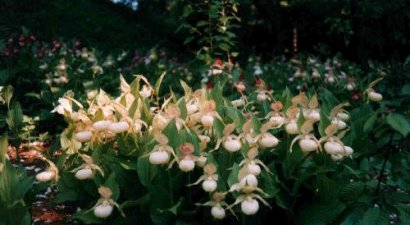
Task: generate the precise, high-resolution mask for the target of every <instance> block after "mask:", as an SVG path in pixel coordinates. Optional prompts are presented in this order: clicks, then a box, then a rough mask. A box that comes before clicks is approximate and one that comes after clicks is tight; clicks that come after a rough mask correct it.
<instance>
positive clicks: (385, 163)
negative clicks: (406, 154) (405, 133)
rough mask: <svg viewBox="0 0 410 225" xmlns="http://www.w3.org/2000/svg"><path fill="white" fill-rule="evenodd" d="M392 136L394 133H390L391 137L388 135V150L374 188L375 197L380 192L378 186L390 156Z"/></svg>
mask: <svg viewBox="0 0 410 225" xmlns="http://www.w3.org/2000/svg"><path fill="white" fill-rule="evenodd" d="M393 136H394V132H392V133H391V135H390V141H389V145H388V146H389V148H388V149H387V151H386V154H385V156H384V161H383V165H382V168H381V170H380V174H379V178H378V181H377V187H376V192H375V193H376V195H378V194H379V192H380V185H381V183H382V179H383V174H384V170H385V169H386V165H387V161H388V160H389V156H390V149H391V146H392V142H393Z"/></svg>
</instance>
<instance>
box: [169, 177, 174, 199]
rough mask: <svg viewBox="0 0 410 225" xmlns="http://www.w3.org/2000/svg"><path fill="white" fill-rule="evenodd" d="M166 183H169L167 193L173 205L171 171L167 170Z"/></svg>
mask: <svg viewBox="0 0 410 225" xmlns="http://www.w3.org/2000/svg"><path fill="white" fill-rule="evenodd" d="M168 182H169V192H170V197H171V202H172V203H174V188H173V185H172V175H171V170H168Z"/></svg>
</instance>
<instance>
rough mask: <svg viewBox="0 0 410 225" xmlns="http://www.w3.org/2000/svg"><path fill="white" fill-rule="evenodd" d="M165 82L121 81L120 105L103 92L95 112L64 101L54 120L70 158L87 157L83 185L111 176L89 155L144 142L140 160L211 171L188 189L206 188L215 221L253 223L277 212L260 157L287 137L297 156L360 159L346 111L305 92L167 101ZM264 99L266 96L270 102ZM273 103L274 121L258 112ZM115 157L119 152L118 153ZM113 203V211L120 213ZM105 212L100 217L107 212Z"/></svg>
mask: <svg viewBox="0 0 410 225" xmlns="http://www.w3.org/2000/svg"><path fill="white" fill-rule="evenodd" d="M163 77H164V75H163V76H162V77H161V78H160V79H159V82H157V84H156V85H155V86H153V85H151V84H150V82H149V81H148V80H147V79H146V78H145V77H143V76H141V75H138V76H136V78H135V80H134V81H133V82H132V83H130V84H129V83H127V82H126V80H125V79H124V78H123V77H121V78H120V80H121V85H120V90H121V94H120V95H119V96H118V97H117V98H112V97H110V96H109V95H108V94H107V93H106V92H104V91H102V90H100V91H99V92H98V93H96V94H93V95H89V99H88V101H87V103H86V104H84V105H87V107H84V105H83V104H81V103H80V102H78V101H77V100H75V99H74V98H72V97H70V96H69V95H67V96H65V97H64V98H61V99H60V100H59V103H60V104H59V105H57V106H56V108H55V109H54V110H53V112H57V113H59V114H62V115H64V116H65V118H66V121H68V123H69V125H68V127H67V128H66V130H65V131H64V132H63V134H62V137H61V140H62V147H63V148H64V150H66V151H67V153H69V154H79V155H80V157H81V159H82V161H83V162H84V163H83V164H82V165H80V166H79V167H77V168H75V169H73V170H72V172H73V173H75V177H76V178H77V179H79V180H84V179H90V178H93V176H94V175H95V174H96V172H98V173H99V174H100V175H101V176H103V175H104V171H103V169H102V167H100V166H98V165H97V164H96V163H95V162H94V161H93V159H92V158H91V157H90V156H88V154H84V152H85V153H87V151H93V149H94V148H97V147H98V145H99V144H100V143H113V145H114V146H115V145H116V143H117V141H118V140H120V139H121V138H129V137H131V138H134V139H135V140H144V143H148V144H145V145H144V147H143V148H142V151H144V153H143V154H142V155H141V156H140V157H148V160H149V162H150V163H151V165H153V166H161V167H162V166H163V165H165V166H166V167H167V168H171V167H173V165H174V164H175V163H176V164H177V165H178V168H179V169H180V170H181V172H183V173H186V172H190V171H193V170H194V169H195V168H198V169H201V170H203V175H202V176H200V177H199V179H198V180H197V181H196V182H195V183H193V184H188V185H189V186H192V185H197V184H200V183H201V185H202V189H203V190H204V191H205V192H207V193H209V194H210V196H211V199H212V200H211V201H209V202H207V203H205V204H200V205H205V206H211V207H212V209H211V213H212V215H213V216H214V217H215V218H216V219H222V218H224V217H225V215H226V214H225V210H230V211H231V212H232V213H233V210H232V208H233V207H234V206H235V205H237V204H241V211H242V212H243V213H244V214H245V215H253V214H255V213H257V212H258V210H259V202H262V203H263V204H265V205H268V206H269V204H268V202H267V198H269V195H268V194H267V193H265V192H264V191H263V189H264V187H263V186H258V185H259V181H260V179H264V178H263V176H261V174H265V175H266V174H267V175H271V174H272V173H271V172H270V170H269V168H268V166H267V165H266V164H265V163H266V162H264V161H262V160H261V159H259V157H258V156H259V155H260V154H264V153H269V152H272V151H274V150H275V149H277V148H278V147H279V146H280V137H282V136H283V135H291V136H293V135H296V136H294V138H293V141H292V144H291V146H290V151H292V149H293V145H294V144H295V143H296V142H298V144H299V147H300V149H301V151H303V152H305V153H308V152H314V151H316V152H319V151H322V149H324V151H325V152H326V153H328V154H330V155H331V157H332V158H333V159H334V160H341V159H342V158H343V157H345V156H349V155H351V154H352V153H353V150H352V149H351V148H350V147H348V146H345V145H344V144H343V142H342V138H343V136H344V135H345V134H346V132H347V131H348V125H347V123H348V121H349V114H348V113H347V111H346V110H345V109H344V107H345V106H346V105H345V104H341V105H338V106H336V107H334V108H333V109H332V110H331V111H330V112H327V111H323V110H322V109H321V108H320V105H319V100H318V96H317V95H316V94H314V95H311V96H310V98H309V97H308V95H307V93H304V92H301V93H300V94H299V95H297V96H294V97H293V98H288V100H286V99H284V100H282V101H280V100H277V99H275V98H274V97H273V94H272V92H271V91H266V90H267V89H266V85H264V82H263V81H262V80H261V81H260V82H259V84H260V85H258V86H257V88H256V89H255V90H254V93H255V95H254V96H256V97H255V98H254V99H252V98H250V97H249V96H245V95H243V96H242V97H241V99H246V104H235V101H238V100H234V101H232V102H231V101H228V100H227V99H226V98H224V97H222V96H221V93H219V94H218V93H216V92H215V90H217V89H207V88H205V87H204V88H202V89H198V90H195V91H194V90H192V89H191V88H190V87H189V86H188V85H187V84H186V83H184V82H182V81H181V84H182V87H183V89H184V91H185V95H184V96H182V97H181V98H177V96H176V95H175V94H173V93H171V94H169V95H166V97H165V98H164V99H161V98H160V97H159V95H158V93H159V87H160V85H161V81H162V79H163ZM259 95H264V97H263V99H262V97H260V96H259ZM244 101H245V100H244ZM269 102H271V104H270V107H271V110H269V111H268V112H267V113H262V112H259V111H257V110H256V108H255V107H257V106H258V105H260V104H265V103H269ZM318 123H327V128H326V129H325V130H324V131H322V132H321V133H323V134H324V135H323V136H322V137H321V138H316V135H317V131H318V130H319V131H320V129H319V126H317V124H318ZM169 130H171V132H169ZM282 131H284V132H282ZM175 138H177V139H180V140H175ZM322 145H323V146H322ZM113 149H114V151H115V147H114V148H113ZM216 154H226V155H229V156H230V157H234V158H235V159H237V161H235V160H233V161H230V162H229V164H228V165H226V164H221V163H218V162H217V161H216V160H215V156H216ZM235 165H236V167H237V170H232V171H231V172H230V173H231V175H230V177H233V178H234V180H235V181H236V182H235V181H233V182H228V183H229V186H230V188H229V189H226V188H225V185H223V183H225V182H227V181H226V180H223V179H221V178H222V177H224V176H221V174H225V173H226V172H227V171H228V172H229V170H230V169H231V168H232V167H233V166H235ZM229 193H231V194H232V195H233V196H235V199H236V200H235V202H234V203H233V204H231V205H228V204H227V203H226V202H225V201H224V199H225V196H226V195H227V194H229ZM107 199H109V197H103V200H101V201H99V203H101V204H102V205H104V204H105V203H107V202H108V203H110V201H109V200H107ZM108 203H107V204H108ZM111 203H112V202H111ZM111 203H110V204H109V205H113V204H111ZM107 204H105V205H104V207H107V206H106V205H107ZM97 208H98V207H96V208H95V211H99V210H97ZM100 208H101V207H100ZM106 211H109V213H104V215H102V213H96V215H97V214H98V215H100V214H101V215H102V216H99V217H105V215H109V214H110V213H111V211H112V206H111V208H109V210H106Z"/></svg>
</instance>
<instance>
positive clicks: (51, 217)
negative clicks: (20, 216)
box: [7, 142, 78, 225]
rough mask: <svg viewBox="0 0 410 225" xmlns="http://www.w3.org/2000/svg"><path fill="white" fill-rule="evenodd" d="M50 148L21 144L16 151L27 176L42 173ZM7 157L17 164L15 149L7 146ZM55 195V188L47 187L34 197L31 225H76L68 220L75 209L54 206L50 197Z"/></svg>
mask: <svg viewBox="0 0 410 225" xmlns="http://www.w3.org/2000/svg"><path fill="white" fill-rule="evenodd" d="M49 151H50V148H49V146H48V145H47V143H44V142H33V143H31V144H22V145H20V147H19V149H18V154H19V158H20V159H19V161H20V162H19V163H20V165H22V166H23V167H24V168H25V169H26V170H27V173H28V174H29V175H35V174H37V173H39V172H40V171H43V170H44V169H45V168H46V166H47V164H46V163H45V162H43V161H42V160H41V157H42V156H43V154H45V153H49ZM59 154H61V152H60V151H56V152H54V153H53V156H57V155H59ZM7 155H8V157H9V159H10V161H11V162H12V163H14V164H17V163H18V162H17V151H16V148H15V147H11V146H9V147H8V149H7ZM55 193H56V188H55V187H49V188H48V189H47V190H46V192H45V193H42V194H39V195H37V196H36V201H35V202H34V203H33V205H32V207H31V214H32V221H33V225H42V224H50V225H72V224H78V223H77V222H75V221H73V220H71V219H70V216H71V215H72V214H73V213H74V212H75V210H76V209H75V207H73V206H68V205H64V204H55V203H53V202H52V197H53V196H54V195H55Z"/></svg>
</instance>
